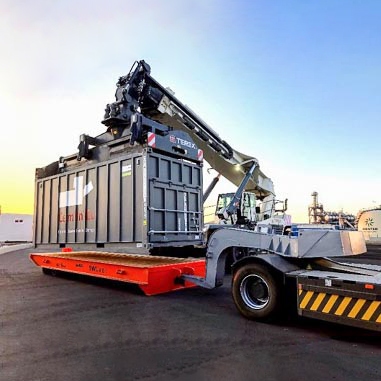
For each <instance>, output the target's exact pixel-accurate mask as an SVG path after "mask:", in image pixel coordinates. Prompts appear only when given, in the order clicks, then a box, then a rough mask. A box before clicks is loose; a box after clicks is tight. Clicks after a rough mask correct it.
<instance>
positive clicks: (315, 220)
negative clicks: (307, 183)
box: [308, 192, 356, 229]
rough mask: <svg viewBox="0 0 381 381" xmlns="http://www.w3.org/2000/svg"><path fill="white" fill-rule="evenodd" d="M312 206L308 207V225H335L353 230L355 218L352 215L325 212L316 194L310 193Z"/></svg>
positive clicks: (341, 212)
mask: <svg viewBox="0 0 381 381" xmlns="http://www.w3.org/2000/svg"><path fill="white" fill-rule="evenodd" d="M311 196H312V204H311V205H310V206H309V207H308V221H309V223H310V224H328V225H335V226H338V227H340V228H342V229H344V228H352V229H355V223H356V217H355V216H354V215H353V214H348V213H344V212H343V211H340V212H332V211H325V210H324V207H323V204H321V203H319V200H318V192H312V194H311Z"/></svg>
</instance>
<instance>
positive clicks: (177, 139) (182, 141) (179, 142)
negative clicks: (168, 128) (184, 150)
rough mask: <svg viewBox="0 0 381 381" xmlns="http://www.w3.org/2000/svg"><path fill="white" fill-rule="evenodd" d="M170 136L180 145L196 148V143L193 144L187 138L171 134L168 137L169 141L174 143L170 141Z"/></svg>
mask: <svg viewBox="0 0 381 381" xmlns="http://www.w3.org/2000/svg"><path fill="white" fill-rule="evenodd" d="M172 137H174V138H176V141H177V144H180V145H182V146H185V147H188V148H192V149H197V146H196V144H194V143H192V142H190V141H188V140H185V139H181V138H178V137H176V136H173V135H172V136H171V137H170V141H171V142H172V143H175V142H174V141H172V139H171V138H172Z"/></svg>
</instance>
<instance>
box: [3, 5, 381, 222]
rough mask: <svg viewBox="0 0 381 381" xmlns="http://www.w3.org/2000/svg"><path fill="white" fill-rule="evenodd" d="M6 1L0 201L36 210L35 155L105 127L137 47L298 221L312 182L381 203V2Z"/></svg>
mask: <svg viewBox="0 0 381 381" xmlns="http://www.w3.org/2000/svg"><path fill="white" fill-rule="evenodd" d="M0 14H1V22H0V35H1V38H0V115H1V126H2V127H1V130H0V131H1V141H2V144H1V150H0V179H1V180H0V181H1V182H0V205H1V209H2V212H3V213H30V214H31V213H33V204H34V171H35V168H37V167H43V166H45V165H47V164H50V163H51V162H53V161H56V160H58V158H59V157H60V156H66V155H69V154H72V153H74V152H76V150H77V145H78V141H79V135H80V134H82V133H87V134H89V135H92V136H96V135H98V134H100V133H102V132H104V126H103V125H102V124H101V120H102V119H103V114H104V107H105V105H106V104H107V103H110V102H112V101H113V100H114V92H115V83H116V81H117V79H118V78H119V76H121V75H125V74H127V73H128V71H129V69H130V67H131V65H132V64H133V62H134V61H135V60H141V59H144V60H145V61H146V62H147V63H149V64H150V66H151V69H152V76H153V77H154V78H155V79H157V80H158V81H159V82H160V83H161V84H163V85H164V86H169V87H170V88H171V89H172V90H173V91H175V93H176V96H177V97H178V98H179V99H180V100H181V101H182V102H183V103H185V104H187V105H188V106H190V107H191V108H192V109H193V110H195V112H196V113H197V114H198V115H200V116H201V117H202V118H203V119H204V120H205V121H206V122H207V123H208V124H209V125H210V126H211V127H212V128H213V129H214V130H215V131H217V133H218V134H219V135H220V136H221V137H222V138H223V139H224V140H226V141H227V142H228V143H229V144H230V145H231V146H233V147H234V148H235V149H237V150H238V151H240V152H243V153H247V154H249V155H252V156H255V157H256V158H258V160H259V163H260V166H261V169H262V171H263V172H264V173H265V174H266V175H267V176H269V177H270V178H271V179H272V180H273V182H274V186H275V191H276V194H277V197H278V198H280V199H284V198H288V200H289V213H290V214H291V215H292V217H293V220H294V221H299V222H304V221H307V220H308V218H307V209H308V205H309V204H310V202H311V193H312V192H313V191H317V192H319V201H320V202H322V203H323V204H324V206H325V209H327V210H336V211H339V210H343V211H344V212H349V213H354V214H356V213H357V212H358V210H359V209H361V208H365V207H369V206H375V205H379V204H381V176H380V173H381V158H380V138H381V130H380V126H381V90H380V89H381V49H380V48H381V40H380V36H381V22H380V20H381V2H380V1H377V0H374V1H372V0H368V1H360V0H359V1H357V0H351V1H348V0H341V1H340V0H311V1H296V0H295V1H291V0H274V1H268V0H247V1H244V0H236V1H227V0H193V1H190V0H183V1H179V0H167V1H160V2H159V1H155V0H140V1H130V0H123V1H119V0H108V1H99V0H92V1H90V0H89V1H86V0H76V1H72V0H65V1H47V0H46V1H42V0H34V1H21V0H0ZM208 181H209V179H208V178H206V179H205V185H207V183H208ZM229 186H230V184H226V183H224V182H221V184H219V187H218V188H217V190H216V191H217V192H218V191H227V190H228V189H227V188H228V187H229ZM231 190H234V187H233V186H232V187H231Z"/></svg>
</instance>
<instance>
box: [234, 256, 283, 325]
mask: <svg viewBox="0 0 381 381" xmlns="http://www.w3.org/2000/svg"><path fill="white" fill-rule="evenodd" d="M232 295H233V300H234V303H235V305H236V307H237V309H238V311H239V312H240V313H241V314H242V315H243V316H244V317H246V318H248V319H251V320H261V321H270V320H274V319H275V318H276V317H278V315H279V312H280V307H281V290H280V287H279V285H278V282H277V281H276V279H275V277H274V276H273V275H272V274H271V272H270V270H269V269H268V268H267V267H266V266H263V265H260V264H257V263H249V264H246V265H244V266H242V267H241V268H239V269H238V270H237V271H236V272H235V273H234V275H233V279H232Z"/></svg>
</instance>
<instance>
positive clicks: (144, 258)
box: [30, 249, 206, 295]
mask: <svg viewBox="0 0 381 381" xmlns="http://www.w3.org/2000/svg"><path fill="white" fill-rule="evenodd" d="M30 259H31V260H32V261H33V262H34V263H35V264H36V265H37V266H39V267H41V268H42V269H43V270H44V269H46V270H53V271H57V270H58V271H63V272H69V273H75V274H82V275H90V276H93V277H99V278H105V279H111V280H117V281H122V282H127V283H134V284H137V285H138V286H139V287H140V289H141V290H142V291H143V292H144V293H145V294H146V295H156V294H161V293H165V292H170V291H175V290H180V289H184V288H189V287H195V284H194V283H192V282H190V281H183V280H181V279H180V276H181V275H185V274H186V275H197V276H201V277H204V276H205V268H206V267H205V259H189V258H186V259H182V258H170V257H155V256H148V255H134V254H118V253H107V252H97V251H77V252H72V251H68V250H67V249H64V252H61V253H60V252H58V253H33V254H30Z"/></svg>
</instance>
